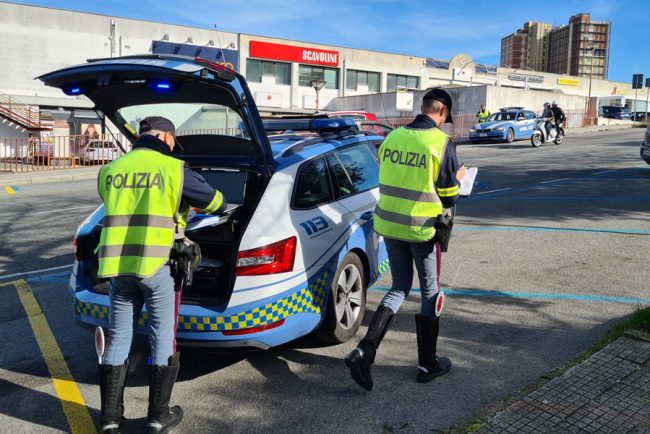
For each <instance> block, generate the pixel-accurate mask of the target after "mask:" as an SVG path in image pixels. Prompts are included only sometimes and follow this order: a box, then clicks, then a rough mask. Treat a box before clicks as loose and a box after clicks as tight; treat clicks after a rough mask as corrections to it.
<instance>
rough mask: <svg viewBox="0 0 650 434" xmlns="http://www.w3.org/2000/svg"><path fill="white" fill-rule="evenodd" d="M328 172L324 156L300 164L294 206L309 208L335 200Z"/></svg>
mask: <svg viewBox="0 0 650 434" xmlns="http://www.w3.org/2000/svg"><path fill="white" fill-rule="evenodd" d="M327 174H328V172H327V166H326V165H325V160H324V159H323V158H319V159H317V160H312V161H308V162H306V163H304V164H303V165H302V166H300V169H298V176H297V178H296V179H297V181H296V190H295V193H294V195H293V207H294V208H297V209H309V208H314V207H317V206H318V205H321V204H323V203H327V202H330V201H331V200H333V198H332V189H331V188H330V181H329V177H328V176H327Z"/></svg>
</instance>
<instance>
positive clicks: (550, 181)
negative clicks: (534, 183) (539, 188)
mask: <svg viewBox="0 0 650 434" xmlns="http://www.w3.org/2000/svg"><path fill="white" fill-rule="evenodd" d="M567 179H571V178H559V179H551V180H549V181H542V182H540V184H550V183H552V182H560V181H566V180H567Z"/></svg>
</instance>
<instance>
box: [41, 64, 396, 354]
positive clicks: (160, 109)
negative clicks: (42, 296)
mask: <svg viewBox="0 0 650 434" xmlns="http://www.w3.org/2000/svg"><path fill="white" fill-rule="evenodd" d="M39 78H40V79H41V80H42V81H43V82H44V83H45V84H47V85H50V86H54V87H58V88H60V89H62V90H63V91H64V92H65V93H66V94H68V95H85V96H87V97H88V98H90V99H91V100H92V101H93V102H94V104H95V105H96V108H97V109H98V110H100V111H101V112H103V113H104V115H105V116H106V117H107V119H110V121H111V122H112V123H113V124H114V125H115V126H116V127H117V128H118V129H119V130H120V132H121V133H123V134H124V135H125V137H127V139H128V140H129V141H131V142H133V141H134V140H135V139H136V136H135V128H136V127H137V124H138V121H139V120H140V119H142V118H144V117H146V116H152V115H159V116H165V117H167V118H169V119H170V120H172V122H174V124H175V126H176V131H177V136H178V137H177V140H178V144H177V146H176V147H175V149H174V154H175V156H176V157H177V158H181V159H183V160H185V161H186V162H187V163H188V164H189V165H190V166H191V167H192V168H193V169H195V170H197V171H199V172H201V174H202V175H203V177H204V178H205V179H206V180H207V181H208V182H209V183H210V184H211V185H213V186H214V187H215V188H217V189H219V190H220V191H222V192H223V193H224V194H225V196H226V198H227V200H228V203H229V204H231V205H234V206H232V207H231V208H232V210H231V211H230V212H229V213H228V214H227V215H224V216H222V217H221V218H219V219H216V220H215V219H212V220H210V219H209V218H207V217H206V216H198V217H197V218H196V219H195V220H193V221H191V222H190V224H189V225H188V229H187V232H186V234H187V237H188V238H190V239H192V240H194V241H196V242H197V243H198V244H199V246H200V247H201V253H202V260H201V264H200V265H199V267H198V269H197V270H196V272H195V273H194V280H193V282H192V285H191V286H185V287H184V288H183V293H182V294H183V295H182V304H181V307H180V311H179V325H178V332H177V338H178V339H179V340H180V341H181V342H185V343H189V344H196V345H201V346H224V347H245V346H250V347H255V348H261V349H266V348H269V347H273V346H276V345H279V344H282V343H285V342H288V341H290V340H293V339H295V338H298V337H300V336H303V335H306V334H308V333H311V332H313V331H316V335H317V336H318V337H320V338H321V339H323V340H325V341H328V342H344V341H346V340H348V339H350V338H351V337H352V336H353V335H354V334H355V333H356V331H357V329H358V328H359V326H360V324H361V321H362V319H363V315H364V310H365V302H366V290H367V288H368V286H369V285H371V284H372V283H373V282H374V281H375V280H376V279H377V278H378V277H379V276H380V275H381V274H382V273H384V272H385V271H386V270H387V269H388V259H387V255H386V250H385V247H384V243H383V239H382V238H381V237H379V236H377V235H376V234H375V233H374V231H373V226H372V211H373V209H374V206H375V202H376V200H377V198H378V194H379V193H378V170H379V166H378V160H377V155H376V146H377V145H378V144H379V143H380V141H381V140H382V137H378V136H370V135H365V134H360V133H359V131H358V129H357V127H356V126H355V125H354V121H352V120H349V119H326V118H313V119H286V120H278V121H268V122H267V123H266V129H265V124H264V123H263V122H262V121H261V119H260V116H259V114H258V111H257V108H256V106H255V103H254V101H253V97H252V95H251V93H250V91H249V89H248V87H247V85H246V82H245V80H244V78H243V77H242V76H240V75H239V74H236V73H234V72H233V71H231V70H229V69H226V68H224V67H222V66H220V65H218V64H215V63H212V62H209V61H205V60H202V59H200V58H188V57H180V56H168V55H142V56H129V57H121V58H113V59H99V60H91V61H88V63H86V64H82V65H78V66H74V67H70V68H66V69H62V70H59V71H54V72H51V73H48V74H45V75H44V76H42V77H39ZM267 130H268V131H267ZM279 131H281V132H282V134H271V135H270V136H268V135H267V134H268V133H269V132H276V133H277V132H279ZM123 145H124V144H122V146H123ZM102 216H103V207H100V208H99V209H97V210H96V211H95V212H94V213H93V214H91V215H90V216H89V217H88V218H87V219H86V220H85V221H84V222H83V223H82V224H81V226H80V227H79V229H78V231H77V234H76V237H75V241H74V242H75V263H74V268H73V272H72V275H71V278H70V292H71V294H72V297H73V305H74V311H75V314H76V316H77V319H78V320H79V321H80V322H81V323H82V324H83V325H88V326H97V325H101V326H107V325H108V309H109V300H108V295H107V294H108V282H107V281H106V280H102V279H98V278H97V275H96V271H97V258H96V255H95V254H94V253H93V251H94V249H95V247H96V245H97V242H98V239H99V233H100V230H101V224H102ZM215 221H216V223H215ZM206 222H212V223H210V224H207V223H206ZM146 321H147V312H146V310H144V311H143V312H142V314H141V317H140V318H139V321H138V324H139V328H138V332H140V333H145V332H146V328H145V324H146Z"/></svg>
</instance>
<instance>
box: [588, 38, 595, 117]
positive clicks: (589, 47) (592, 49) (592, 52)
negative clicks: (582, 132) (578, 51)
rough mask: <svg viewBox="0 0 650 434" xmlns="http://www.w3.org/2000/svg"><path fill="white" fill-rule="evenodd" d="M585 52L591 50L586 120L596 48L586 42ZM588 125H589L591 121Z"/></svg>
mask: <svg viewBox="0 0 650 434" xmlns="http://www.w3.org/2000/svg"><path fill="white" fill-rule="evenodd" d="M587 50H591V64H590V66H589V93H588V96H587V119H589V117H590V116H591V76H592V75H593V73H594V54H596V47H595V46H593V45H591V44H589V43H588V42H587ZM589 123H591V121H590V122H589Z"/></svg>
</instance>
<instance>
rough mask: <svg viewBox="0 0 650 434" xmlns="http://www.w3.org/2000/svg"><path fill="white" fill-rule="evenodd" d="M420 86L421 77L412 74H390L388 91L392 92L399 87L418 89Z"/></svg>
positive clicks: (387, 85)
mask: <svg viewBox="0 0 650 434" xmlns="http://www.w3.org/2000/svg"><path fill="white" fill-rule="evenodd" d="M419 87H420V77H412V76H410V75H397V74H388V82H387V84H386V91H387V92H391V91H393V90H397V89H418V88H419Z"/></svg>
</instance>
